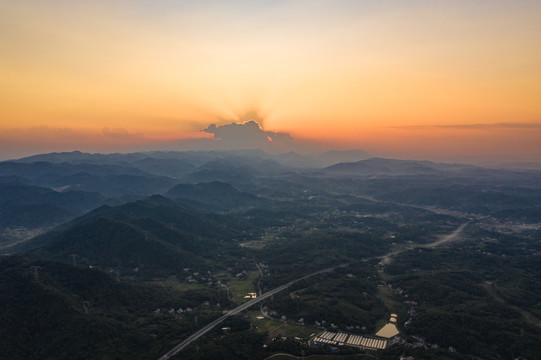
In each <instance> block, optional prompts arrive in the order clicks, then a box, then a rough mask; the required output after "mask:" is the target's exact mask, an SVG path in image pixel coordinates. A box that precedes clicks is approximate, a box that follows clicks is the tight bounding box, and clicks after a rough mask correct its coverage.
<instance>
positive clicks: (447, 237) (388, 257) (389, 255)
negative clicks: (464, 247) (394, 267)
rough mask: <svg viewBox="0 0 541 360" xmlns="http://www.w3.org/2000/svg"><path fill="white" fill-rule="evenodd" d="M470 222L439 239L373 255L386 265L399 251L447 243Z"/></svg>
mask: <svg viewBox="0 0 541 360" xmlns="http://www.w3.org/2000/svg"><path fill="white" fill-rule="evenodd" d="M470 222H471V220H468V221H466V222H465V223H463V224H462V225H460V226H459V227H458V228H457V229H456V230H455V231H453V232H452V233H451V234H449V235H444V236H442V237H441V238H440V239H439V240H436V241H434V242H431V243H430V244H424V245H423V244H411V245H408V246H402V247H400V248H398V249H395V250H392V251H391V252H389V253H387V254H385V255H383V256H378V257H375V258H378V259H381V262H382V263H383V264H385V265H388V264H389V263H390V262H391V261H392V258H393V257H395V256H396V255H398V254H401V253H403V252H405V251H408V250H411V249H415V248H425V249H433V248H435V247H438V246H440V245H443V244H446V243H449V242H451V241H454V240H456V239H457V238H458V235H460V233H461V232H462V230H464V228H465V227H466V226H467V225H468V224H469V223H470ZM370 259H372V258H370Z"/></svg>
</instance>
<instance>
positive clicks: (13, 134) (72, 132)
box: [0, 126, 155, 160]
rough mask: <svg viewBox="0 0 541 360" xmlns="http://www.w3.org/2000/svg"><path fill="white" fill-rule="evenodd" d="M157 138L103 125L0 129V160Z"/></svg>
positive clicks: (129, 145) (115, 147)
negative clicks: (87, 128) (92, 128)
mask: <svg viewBox="0 0 541 360" xmlns="http://www.w3.org/2000/svg"><path fill="white" fill-rule="evenodd" d="M153 143H155V141H153V140H151V139H148V138H146V137H145V136H144V135H142V134H138V133H130V132H128V131H127V130H125V129H119V128H117V129H110V128H104V129H101V130H99V131H85V130H78V129H71V128H55V127H49V126H36V127H31V128H27V129H2V130H1V131H0V160H5V159H10V158H16V157H21V156H27V155H33V154H37V153H45V152H53V151H73V150H81V151H91V152H111V151H133V150H135V149H137V148H138V149H141V147H144V146H149V145H152V144H153Z"/></svg>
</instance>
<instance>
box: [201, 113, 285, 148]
mask: <svg viewBox="0 0 541 360" xmlns="http://www.w3.org/2000/svg"><path fill="white" fill-rule="evenodd" d="M203 131H205V132H206V133H209V134H212V135H213V138H214V140H216V141H218V142H219V145H220V147H222V148H223V149H256V148H257V149H263V150H268V151H273V150H278V149H288V148H291V147H294V146H295V143H294V141H293V139H292V138H291V136H290V135H289V134H287V133H280V132H274V131H265V130H263V129H262V128H261V126H260V125H259V124H258V123H257V122H256V121H253V120H250V121H247V122H244V123H241V124H238V123H232V124H228V125H221V126H217V125H215V124H211V125H209V127H207V128H206V129H205V130H203Z"/></svg>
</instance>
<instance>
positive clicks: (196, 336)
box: [159, 264, 349, 360]
mask: <svg viewBox="0 0 541 360" xmlns="http://www.w3.org/2000/svg"><path fill="white" fill-rule="evenodd" d="M348 265H349V264H341V265H338V266H333V267H330V268H326V269H323V270H319V271H316V272H313V273H311V274H308V275H306V276H303V277H301V278H298V279H296V280H293V281H290V282H288V283H287V284H284V285H281V286H278V287H277V288H275V289H272V290H270V291H267V292H266V293H264V294H263V295H260V296H258V297H256V298H255V299H252V300H250V301H248V302H245V303H244V304H242V305H239V306H237V307H236V308H234V309H233V310H231V311H229V312H228V313H227V314H224V315H223V316H221V317H219V318H218V319H216V320H214V321H213V322H211V323H210V324H208V325H206V326H204V327H203V328H201V329H199V330H198V331H196V332H195V333H193V334H192V335H190V336H189V337H187V338H186V339H185V340H183V341H182V342H181V343H180V344H178V345H176V346H175V347H174V348H172V349H171V350H169V351H168V352H167V353H165V354H164V355H163V356H162V357H160V359H159V360H167V359H170V358H171V357H173V356H175V355H176V354H178V353H179V352H180V351H181V350H182V349H184V348H185V347H186V346H188V345H190V344H191V343H192V342H194V341H195V340H197V339H199V338H200V337H201V336H203V335H205V334H206V333H207V332H209V331H210V330H212V329H213V328H214V327H215V326H216V325H218V324H219V323H221V322H222V321H224V320H225V319H226V318H227V317H229V316H232V315H237V314H238V313H240V312H243V311H244V310H246V309H248V308H249V307H251V306H253V305H255V304H257V303H258V302H260V301H263V300H265V299H267V298H269V297H271V296H272V295H274V294H276V293H279V292H280V291H282V290H285V289H287V288H288V287H290V286H291V285H293V284H294V283H296V282H299V281H301V280H305V279H308V278H310V277H312V276H315V275H318V274H323V273H326V272H330V271H333V270H334V269H336V268H337V267H346V266H348Z"/></svg>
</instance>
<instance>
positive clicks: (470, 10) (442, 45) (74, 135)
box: [0, 0, 541, 161]
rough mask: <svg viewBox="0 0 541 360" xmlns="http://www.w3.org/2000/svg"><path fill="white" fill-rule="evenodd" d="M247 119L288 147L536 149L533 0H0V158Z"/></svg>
mask: <svg viewBox="0 0 541 360" xmlns="http://www.w3.org/2000/svg"><path fill="white" fill-rule="evenodd" d="M250 120H255V121H257V122H258V123H259V126H260V127H261V129H262V131H263V132H265V133H276V134H277V137H282V138H283V139H285V138H291V139H290V140H288V143H295V144H298V145H303V146H304V147H303V148H304V149H307V148H311V149H363V150H366V151H368V152H370V153H372V154H375V155H379V156H387V157H397V158H430V159H434V158H438V159H459V158H466V157H475V158H492V159H502V160H505V161H507V160H519V161H541V2H540V1H538V0H513V1H504V0H493V1H488V0H487V1H473V0H469V1H465V0H454V1H437V0H431V1H425V0H415V1H414V0H396V1H381V0H373V1H368V0H356V1H353V0H332V1H331V0H287V1H285V0H283V1H282V0H272V1H271V0H266V1H264V0H252V1H240V0H229V1H227V2H226V1H216V0H206V1H183V0H176V1H172V0H171V1H146V0H130V1H127V0H126V1H123V0H119V1H114V2H111V1H103V0H94V1H76V0H70V1H60V0H49V1H40V0H33V1H26V0H18V1H11V0H0V160H1V159H8V158H14V157H19V156H24V155H30V154H35V153H40V152H49V151H71V150H82V151H92V152H112V151H121V152H126V151H138V150H148V149H166V148H170V149H176V148H179V149H180V148H184V147H185V146H186V144H193V143H196V142H194V141H193V140H186V141H184V140H183V139H194V138H195V139H201V141H200V142H205V141H206V143H209V144H211V143H214V144H216V143H218V142H219V141H220V138H219V137H218V136H217V135H216V133H214V132H212V131H208V129H209V126H210V125H211V124H215V125H216V126H218V127H220V126H223V125H228V124H232V123H238V124H242V123H244V122H247V121H250ZM240 128H242V127H232V128H231V129H240ZM258 139H260V141H263V142H264V141H268V142H272V137H267V136H263V137H258ZM307 144H308V145H309V146H308V147H307V146H305V145H307ZM267 145H268V144H267ZM279 150H284V151H285V150H287V149H285V148H283V149H282V148H280V149H279Z"/></svg>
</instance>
